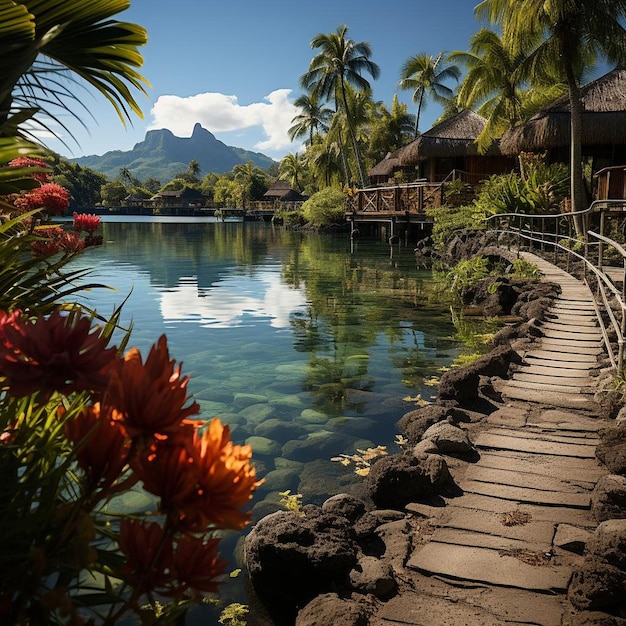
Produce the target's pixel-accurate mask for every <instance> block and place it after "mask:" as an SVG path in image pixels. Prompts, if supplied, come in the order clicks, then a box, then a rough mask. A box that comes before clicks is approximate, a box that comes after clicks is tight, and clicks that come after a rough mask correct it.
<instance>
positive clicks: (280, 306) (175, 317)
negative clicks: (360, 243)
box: [161, 271, 306, 328]
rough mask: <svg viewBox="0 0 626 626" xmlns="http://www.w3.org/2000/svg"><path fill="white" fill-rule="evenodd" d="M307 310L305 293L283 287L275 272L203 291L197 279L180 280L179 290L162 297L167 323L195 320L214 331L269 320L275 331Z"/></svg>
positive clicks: (222, 281)
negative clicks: (262, 319) (298, 313)
mask: <svg viewBox="0 0 626 626" xmlns="http://www.w3.org/2000/svg"><path fill="white" fill-rule="evenodd" d="M305 307H306V298H305V294H304V293H303V290H302V289H294V288H291V287H288V286H286V285H284V284H283V283H282V282H281V280H280V278H279V277H278V276H277V275H276V272H272V271H269V272H263V271H261V272H258V273H256V274H255V275H254V276H253V277H250V276H238V277H234V276H230V277H226V278H221V279H219V280H218V281H217V282H215V283H214V284H212V285H211V286H210V287H200V285H199V284H198V278H197V277H196V276H190V277H181V279H180V282H179V284H178V286H177V287H175V288H172V289H168V290H167V291H164V292H163V293H162V294H161V315H162V316H163V319H164V320H165V321H185V320H193V321H195V322H197V323H198V324H200V326H211V327H212V328H227V327H230V326H241V325H245V324H247V325H251V326H254V325H255V324H256V323H257V320H256V319H255V318H267V319H268V320H269V324H270V326H271V327H272V328H288V327H289V325H290V320H291V318H292V316H293V315H295V314H296V313H297V311H298V310H303V309H304V308H305Z"/></svg>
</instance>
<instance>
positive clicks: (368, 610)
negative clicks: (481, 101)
mask: <svg viewBox="0 0 626 626" xmlns="http://www.w3.org/2000/svg"><path fill="white" fill-rule="evenodd" d="M379 605H380V602H378V601H377V600H376V598H375V597H374V596H372V595H360V594H353V595H351V596H349V597H341V596H339V595H337V594H336V593H326V594H323V595H321V596H318V597H317V598H315V599H314V600H312V601H311V602H309V604H307V605H306V606H305V607H304V608H303V609H302V610H301V611H300V612H299V613H298V616H297V618H296V623H295V626H314V625H317V626H324V625H325V624H332V626H368V625H369V624H370V617H371V616H372V615H373V614H374V612H375V611H376V609H377V608H378V606H379Z"/></svg>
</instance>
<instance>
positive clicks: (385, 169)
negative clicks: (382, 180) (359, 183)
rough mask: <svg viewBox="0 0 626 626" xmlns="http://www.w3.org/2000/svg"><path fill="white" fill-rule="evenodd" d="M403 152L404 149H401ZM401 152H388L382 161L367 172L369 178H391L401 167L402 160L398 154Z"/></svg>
mask: <svg viewBox="0 0 626 626" xmlns="http://www.w3.org/2000/svg"><path fill="white" fill-rule="evenodd" d="M400 150H402V148H400ZM400 150H394V151H393V152H387V155H386V156H385V158H384V159H383V160H382V161H379V162H378V163H376V165H374V167H372V169H370V170H369V171H368V172H367V175H368V176H391V175H392V174H393V172H394V170H395V169H396V168H398V167H400V159H399V158H398V153H399V152H400Z"/></svg>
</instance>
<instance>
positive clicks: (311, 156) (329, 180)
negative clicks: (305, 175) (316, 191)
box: [304, 136, 342, 187]
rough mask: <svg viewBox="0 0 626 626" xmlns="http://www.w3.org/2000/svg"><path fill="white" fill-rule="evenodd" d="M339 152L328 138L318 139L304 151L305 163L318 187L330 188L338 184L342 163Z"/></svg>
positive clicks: (335, 144)
mask: <svg viewBox="0 0 626 626" xmlns="http://www.w3.org/2000/svg"><path fill="white" fill-rule="evenodd" d="M340 153H341V150H340V148H339V145H338V144H337V142H336V141H333V140H332V139H331V138H330V137H328V136H327V137H325V138H324V139H323V140H322V139H318V140H316V141H315V143H314V144H313V145H312V146H310V147H309V149H308V150H307V151H306V155H305V157H304V158H305V162H306V165H307V167H308V168H309V171H310V172H311V175H312V176H313V177H314V179H315V181H316V182H317V185H318V187H330V186H332V185H333V184H335V183H339V181H340V178H341V171H342V163H341V158H340Z"/></svg>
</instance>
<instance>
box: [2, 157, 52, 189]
mask: <svg viewBox="0 0 626 626" xmlns="http://www.w3.org/2000/svg"><path fill="white" fill-rule="evenodd" d="M9 167H36V168H43V169H45V170H47V171H46V172H33V175H32V176H33V178H34V179H35V180H38V181H39V182H40V183H47V182H48V181H49V180H50V174H49V173H48V172H49V171H50V166H49V165H48V164H47V163H46V162H45V161H42V160H41V159H33V158H32V157H17V158H16V159H13V160H12V161H10V162H9Z"/></svg>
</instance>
